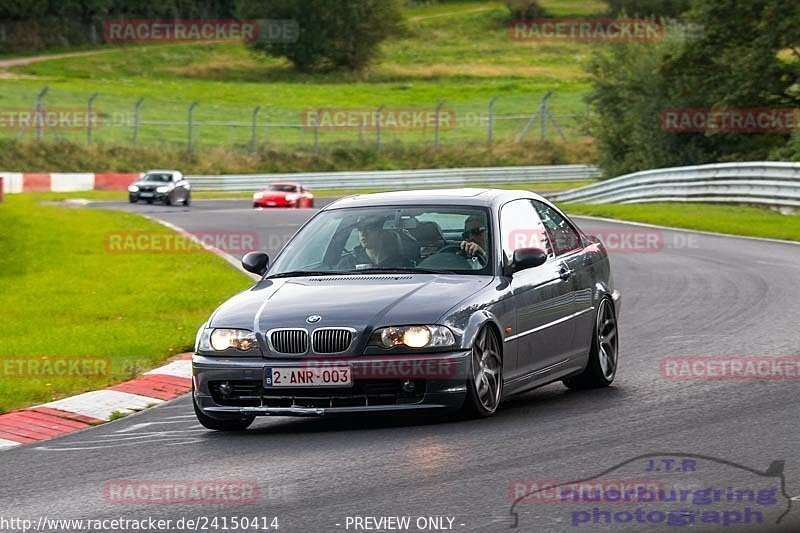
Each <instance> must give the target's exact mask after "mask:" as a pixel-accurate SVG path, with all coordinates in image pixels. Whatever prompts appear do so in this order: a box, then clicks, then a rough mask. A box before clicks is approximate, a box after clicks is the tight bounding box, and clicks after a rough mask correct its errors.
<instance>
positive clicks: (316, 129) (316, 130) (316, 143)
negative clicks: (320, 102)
mask: <svg viewBox="0 0 800 533" xmlns="http://www.w3.org/2000/svg"><path fill="white" fill-rule="evenodd" d="M314 155H319V111H314Z"/></svg>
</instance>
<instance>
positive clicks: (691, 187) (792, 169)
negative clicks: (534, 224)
mask: <svg viewBox="0 0 800 533" xmlns="http://www.w3.org/2000/svg"><path fill="white" fill-rule="evenodd" d="M553 199H554V200H555V201H557V202H584V203H594V204H606V203H623V204H626V203H641V202H735V203H750V204H753V203H755V204H767V205H775V206H791V207H800V163H777V162H775V163H772V162H750V163H719V164H712V165H696V166H689V167H676V168H662V169H656V170H645V171H642V172H636V173H633V174H627V175H625V176H620V177H618V178H613V179H610V180H606V181H603V182H601V183H596V184H593V185H588V186H586V187H581V188H580V189H573V190H570V191H566V192H563V193H560V194H557V195H555V196H554V197H553Z"/></svg>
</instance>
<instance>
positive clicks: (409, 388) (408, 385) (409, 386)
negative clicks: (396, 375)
mask: <svg viewBox="0 0 800 533" xmlns="http://www.w3.org/2000/svg"><path fill="white" fill-rule="evenodd" d="M400 387H401V388H402V389H403V392H414V388H415V387H416V385H414V382H413V381H411V380H410V379H406V380H403V383H401V384H400Z"/></svg>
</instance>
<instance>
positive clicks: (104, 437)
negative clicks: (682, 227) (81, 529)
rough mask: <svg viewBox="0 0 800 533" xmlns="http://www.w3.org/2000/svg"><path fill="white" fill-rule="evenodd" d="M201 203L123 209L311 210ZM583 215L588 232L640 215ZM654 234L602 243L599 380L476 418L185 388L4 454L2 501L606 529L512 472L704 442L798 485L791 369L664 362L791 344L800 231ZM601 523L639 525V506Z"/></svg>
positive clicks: (172, 215) (174, 219)
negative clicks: (227, 400)
mask: <svg viewBox="0 0 800 533" xmlns="http://www.w3.org/2000/svg"><path fill="white" fill-rule="evenodd" d="M197 204H198V206H197V207H192V209H184V208H163V207H155V206H126V205H124V206H118V207H121V208H124V209H134V210H136V211H139V212H145V213H146V214H148V215H150V216H157V217H158V218H160V219H162V220H165V221H167V222H170V223H172V224H175V225H177V226H180V227H182V228H185V229H187V230H189V231H192V230H203V229H205V228H211V227H213V228H218V229H225V230H231V231H243V230H256V231H258V232H259V235H263V238H266V239H267V241H265V242H266V243H267V244H269V243H270V240H269V239H273V240H274V242H275V243H278V242H279V241H283V240H285V238H286V237H287V236H289V235H290V234H291V233H293V231H294V230H295V229H296V227H297V226H298V225H299V224H300V223H302V222H303V221H304V220H305V219H306V218H307V217H308V216H309V214H310V211H308V210H298V211H254V210H252V209H250V208H249V207H248V206H246V205H244V203H243V202H234V201H230V202H216V203H214V202H199V201H198V202H197ZM579 220H580V219H579ZM580 223H581V224H582V226H583V227H584V228H585V229H588V230H589V231H590V232H591V231H603V232H611V233H613V232H626V231H642V229H641V228H636V227H633V226H630V225H626V224H621V223H611V222H599V221H594V220H580ZM650 231H658V232H659V233H660V234H661V238H662V247H661V248H660V249H658V250H650V251H649V252H647V253H636V252H633V253H612V262H613V272H614V277H615V281H616V284H617V286H618V288H619V289H620V290H621V291H622V292H623V295H624V300H623V310H622V315H621V317H620V335H621V351H620V367H619V372H618V375H617V380H616V382H615V384H614V386H612V387H610V388H607V389H603V390H590V391H581V392H569V391H567V389H566V388H565V387H563V386H562V385H561V384H553V385H549V386H547V387H545V388H542V389H539V390H536V391H534V392H531V393H528V394H526V395H524V396H521V397H518V398H514V399H512V400H510V401H508V402H506V403H505V404H504V405H503V406H501V408H500V410H499V411H498V413H497V415H496V416H495V417H494V418H491V419H487V420H471V421H464V420H451V419H442V418H430V419H406V418H398V417H370V418H343V419H281V418H273V419H259V420H257V421H256V423H255V424H254V425H253V427H252V428H251V429H250V430H248V431H247V432H244V433H234V434H222V433H214V432H209V431H206V430H204V429H203V428H201V427H200V426H199V425H198V424H197V423H196V421H195V420H194V415H193V414H192V410H191V401H190V399H189V398H188V397H183V398H181V399H178V400H175V401H172V402H170V403H167V404H165V405H162V406H160V407H157V408H154V409H152V410H149V411H146V412H143V413H141V414H137V415H133V416H130V417H128V418H125V419H123V420H120V421H118V422H115V423H111V424H107V425H104V426H102V427H97V428H91V429H88V430H85V431H82V432H79V433H76V434H73V435H69V436H65V437H62V438H58V439H54V440H52V441H48V442H46V443H44V444H42V445H38V446H36V445H32V446H22V447H19V448H17V449H14V450H10V451H7V452H4V453H3V455H2V461H1V462H0V479H3V480H4V483H2V486H0V509H3V510H4V511H3V513H4V514H5V515H13V516H18V517H23V518H29V519H38V517H40V516H47V517H48V518H62V519H63V518H91V519H114V518H127V519H139V520H141V519H145V518H148V517H153V518H161V519H172V520H178V519H180V518H184V519H186V518H192V517H198V516H199V517H202V516H208V517H213V516H219V517H223V516H228V517H234V516H251V517H252V516H265V517H269V518H270V520H271V518H272V517H278V519H279V523H280V529H279V531H283V532H295V531H336V530H343V531H347V530H357V529H356V528H355V527H354V526H353V522H350V527H347V526H348V517H350V519H351V520H352V518H353V517H355V516H361V517H365V516H373V517H380V516H411V517H413V518H412V527H411V528H410V529H409V530H411V531H416V530H418V529H416V525H415V524H414V521H413V520H414V519H416V517H420V516H424V517H432V516H443V517H450V518H452V519H453V521H452V523H451V528H452V529H451V530H452V531H503V530H508V529H509V527H510V526H511V525H513V520H512V518H513V517H514V516H516V519H517V522H516V524H517V526H518V528H519V530H520V531H580V530H584V531H589V530H592V529H594V528H596V527H599V526H596V525H595V526H592V525H591V524H589V525H584V524H579V525H576V524H575V523H574V521H575V515H574V514H573V513H572V511H573V510H574V509H575V508H574V507H569V506H566V507H565V506H563V505H562V504H558V503H550V504H547V503H524V502H522V503H518V504H516V505H514V497H513V496H514V495H513V494H511V493H510V489H511V487H513V483H514V482H515V480H516V481H519V480H576V479H585V478H588V477H592V476H596V475H597V474H598V473H602V472H604V471H609V472H610V473H608V474H607V475H608V476H611V477H613V476H615V475H616V477H620V475H621V474H614V473H613V468H614V466H615V465H619V464H620V463H623V462H625V461H628V460H630V459H631V458H635V457H637V456H642V455H647V454H656V455H658V454H668V453H683V454H699V455H703V456H711V457H714V458H718V459H720V460H726V461H729V462H732V463H736V464H738V465H745V466H748V467H750V468H752V469H754V470H759V471H762V470H766V469H767V468H768V467H770V464H771V463H773V462H775V461H785V466H784V469H783V474H784V479H785V491H786V493H787V494H788V495H789V496H796V495H798V494H800V461H798V459H797V453H796V452H797V450H798V441H800V425H799V424H798V417H797V405H798V399H800V388H799V387H798V381H797V380H716V381H713V380H695V381H681V380H671V379H665V378H664V377H663V376H662V375H661V372H660V368H659V361H660V360H661V358H663V357H666V356H678V355H681V356H687V355H688V356H745V355H747V356H759V355H770V356H776V355H783V356H798V355H800V350H799V349H798V333H797V331H798V330H797V312H798V309H800V304H798V302H800V283H798V281H800V262H798V260H797V259H798V253H799V252H800V248H799V247H798V246H794V245H790V244H781V243H773V242H762V241H755V240H745V239H738V238H727V237H717V236H710V235H701V234H695V233H687V232H673V231H668V230H664V231H660V230H650ZM272 236H277V237H272ZM267 247H268V248H270V246H267ZM272 248H274V247H272ZM273 252H274V251H273ZM718 464H722V463H718ZM776 465H777V466H779V465H780V463H775V464H774V465H773V468H774V467H775V466H776ZM609 469H611V470H609ZM742 471H744V470H742ZM662 473H663V472H662ZM625 475H627V476H628V477H630V475H631V474H630V472H626V474H625ZM653 475H656V473H654V472H647V473H644V472H640V473H639V474H638V476H639V477H640V478H641V477H642V476H645V477H646V476H653ZM751 477H753V478H755V477H756V476H754V475H753V476H751ZM725 479H727V478H726V477H725V474H724V473H721V472H716V473H712V472H710V471H706V472H701V471H698V472H696V473H694V474H693V475H692V478H691V483H692V485H690V486H694V487H698V486H706V485H711V484H713V483H716V484H717V485H719V484H720V483H724V482H725ZM759 479H760V478H759ZM113 480H160V481H180V480H184V481H185V480H216V481H225V480H229V481H242V480H244V481H247V482H248V483H253V484H255V486H257V487H258V497H257V498H255V499H254V500H253V501H251V502H248V503H245V504H240V505H228V504H225V503H224V502H218V503H215V504H211V505H209V504H206V505H198V504H195V503H191V502H188V503H170V504H165V505H153V504H152V503H151V502H150V501H142V500H137V501H134V502H132V503H119V502H118V501H115V500H114V499H113V497H110V496H109V494H108V491H109V486H110V485H109V483H110V482H112V483H113ZM618 505H619V504H618ZM591 507H604V506H603V505H599V504H598V505H592V506H591ZM605 507H609V505H605ZM605 507H604V508H605ZM611 507H612V510H613V507H614V506H613V505H611ZM673 507H674V506H673ZM585 508H587V509H589V510H591V509H590V508H589V507H585ZM512 511H513V513H515V514H512ZM771 516H772V515H771ZM173 523H174V522H173ZM448 524H450V523H449V522H448V521H447V520H444V525H448ZM603 527H606V528H610V529H609V530H631V531H634V530H641V529H643V526H642V525H641V524H638V525H637V524H636V523H635V522H634V523H632V524H630V523H629V524H627V525H624V526H623V525H617V526H603ZM660 527H661V529H663V530H669V531H675V530H676V529H677V530H679V529H681V528H676V527H672V526H667V525H666V524H663V523H662V524H661V526H660ZM655 529H659V527H658V526H657V527H656V528H655ZM693 529H694V530H699V531H714V530H717V529H720V530H726V531H730V530H732V529H735V528H732V527H727V528H723V527H722V526H718V527H717V526H695V527H694V528H693ZM748 529H752V530H753V531H797V530H800V509H798V502H796V501H795V502H794V507H793V508H792V509H791V511H790V512H789V513H788V514H787V515H786V516H785V517H784V518H783V519H782V521H781V523H780V524H779V525H775V524H774V522H770V521H769V518H768V517H767V516H766V513H765V521H764V522H763V523H761V524H755V525H751V526H749V527H748ZM361 530H363V529H361Z"/></svg>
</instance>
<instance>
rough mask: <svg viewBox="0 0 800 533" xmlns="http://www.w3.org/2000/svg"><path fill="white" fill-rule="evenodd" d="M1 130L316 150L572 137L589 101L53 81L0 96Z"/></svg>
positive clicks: (585, 130) (580, 130) (46, 136)
mask: <svg viewBox="0 0 800 533" xmlns="http://www.w3.org/2000/svg"><path fill="white" fill-rule="evenodd" d="M0 125H1V126H2V127H1V128H0V138H7V139H9V138H16V139H27V140H39V141H42V142H52V141H56V142H59V141H70V142H77V143H86V144H116V145H144V146H154V145H155V146H165V145H170V146H175V147H185V148H186V149H188V150H194V149H198V148H201V147H211V146H228V147H232V148H237V149H241V150H256V148H257V147H258V146H261V145H272V146H276V147H277V146H283V147H288V148H294V149H304V150H310V151H314V152H317V151H319V150H320V149H323V148H325V147H331V146H334V145H341V144H351V145H361V146H364V147H373V148H374V149H376V150H381V149H382V148H383V147H386V146H390V145H392V144H398V143H400V144H403V145H424V146H430V147H433V148H436V149H438V148H441V147H446V146H454V145H460V144H464V143H503V142H520V141H522V140H531V139H539V140H556V139H562V140H573V139H577V138H579V137H582V136H588V135H590V131H589V108H588V106H585V104H583V103H581V102H575V101H574V99H571V98H570V97H564V98H559V95H558V94H557V93H554V92H552V91H549V92H547V93H544V94H533V95H530V96H521V95H513V96H494V97H490V98H489V99H484V100H473V101H469V102H458V103H453V104H450V103H448V102H431V103H429V104H428V103H421V104H420V105H414V106H408V105H392V103H391V102H386V103H384V104H382V105H379V106H376V107H374V108H373V107H363V106H362V107H358V108H356V107H353V108H343V107H325V106H313V107H312V106H309V107H308V108H304V109H287V108H285V107H280V106H279V105H275V104H270V103H267V102H265V103H261V104H259V103H256V102H254V103H253V105H252V106H243V105H235V104H224V103H219V102H209V101H195V102H187V101H171V100H167V99H160V98H152V97H137V96H135V95H133V96H123V95H119V94H113V95H112V94H103V93H89V92H71V91H66V90H49V89H48V88H46V87H45V88H42V89H41V90H40V91H38V92H36V91H31V92H30V93H20V92H18V91H15V92H14V93H13V94H7V95H5V96H4V97H3V99H2V107H0Z"/></svg>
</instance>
